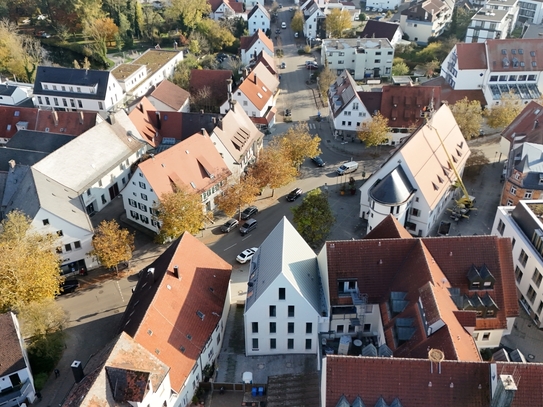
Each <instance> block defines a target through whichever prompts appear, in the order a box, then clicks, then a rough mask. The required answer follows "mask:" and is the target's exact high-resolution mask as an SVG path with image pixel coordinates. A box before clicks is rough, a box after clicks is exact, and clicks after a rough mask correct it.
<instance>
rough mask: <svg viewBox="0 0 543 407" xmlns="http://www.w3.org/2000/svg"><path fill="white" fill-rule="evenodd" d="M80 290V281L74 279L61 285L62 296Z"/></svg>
mask: <svg viewBox="0 0 543 407" xmlns="http://www.w3.org/2000/svg"><path fill="white" fill-rule="evenodd" d="M78 288H79V280H78V279H76V278H72V279H70V280H64V282H63V283H61V284H60V295H62V294H68V293H73V292H74V291H75V290H77V289H78Z"/></svg>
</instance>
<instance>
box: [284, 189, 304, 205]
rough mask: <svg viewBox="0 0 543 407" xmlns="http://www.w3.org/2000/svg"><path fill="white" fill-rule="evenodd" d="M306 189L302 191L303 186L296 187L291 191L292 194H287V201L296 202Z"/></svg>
mask: <svg viewBox="0 0 543 407" xmlns="http://www.w3.org/2000/svg"><path fill="white" fill-rule="evenodd" d="M303 192H304V191H302V189H301V188H296V189H293V190H292V191H290V194H288V195H287V201H289V202H294V201H295V200H296V199H298V198H299V197H300V196H301V195H302V194H303Z"/></svg>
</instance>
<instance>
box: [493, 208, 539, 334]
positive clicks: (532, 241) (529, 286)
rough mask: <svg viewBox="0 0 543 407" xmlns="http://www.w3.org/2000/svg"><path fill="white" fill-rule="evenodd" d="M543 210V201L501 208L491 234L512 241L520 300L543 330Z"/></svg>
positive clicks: (497, 212)
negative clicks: (542, 239)
mask: <svg viewBox="0 0 543 407" xmlns="http://www.w3.org/2000/svg"><path fill="white" fill-rule="evenodd" d="M542 208H543V201H542V200H521V201H518V203H517V205H516V206H500V207H498V210H497V211H496V216H495V218H494V223H493V225H492V232H491V234H492V235H494V236H503V237H506V238H509V239H510V240H511V245H512V257H513V268H514V270H515V281H516V288H517V289H516V292H517V296H518V298H519V299H520V303H521V304H522V306H523V307H524V309H525V310H526V312H527V313H528V315H530V318H532V319H533V320H534V322H535V323H536V324H537V326H538V327H539V328H542V327H543V322H542V320H543V315H541V311H543V287H542V286H541V281H542V280H543V274H541V273H543V252H542V246H541V237H542V236H543V222H542V220H541V217H542V216H543V211H542Z"/></svg>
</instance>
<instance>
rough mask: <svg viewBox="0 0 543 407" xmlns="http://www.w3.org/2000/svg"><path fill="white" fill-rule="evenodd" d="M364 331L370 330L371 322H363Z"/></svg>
mask: <svg viewBox="0 0 543 407" xmlns="http://www.w3.org/2000/svg"><path fill="white" fill-rule="evenodd" d="M364 332H371V324H364Z"/></svg>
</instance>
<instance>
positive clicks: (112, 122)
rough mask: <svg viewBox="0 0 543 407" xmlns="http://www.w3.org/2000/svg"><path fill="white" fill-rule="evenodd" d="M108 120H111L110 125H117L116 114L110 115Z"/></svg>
mask: <svg viewBox="0 0 543 407" xmlns="http://www.w3.org/2000/svg"><path fill="white" fill-rule="evenodd" d="M108 119H109V124H115V115H114V114H110V115H109V117H108Z"/></svg>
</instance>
